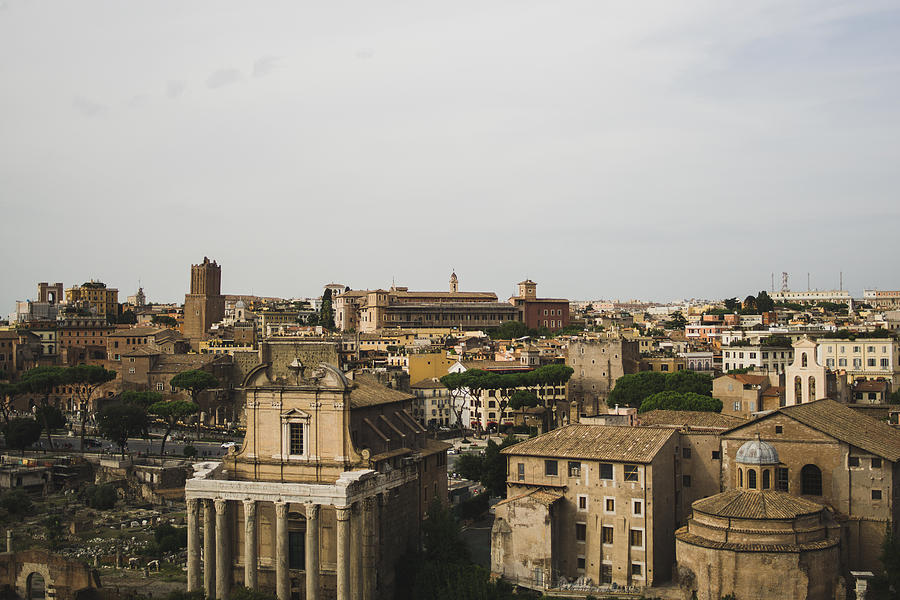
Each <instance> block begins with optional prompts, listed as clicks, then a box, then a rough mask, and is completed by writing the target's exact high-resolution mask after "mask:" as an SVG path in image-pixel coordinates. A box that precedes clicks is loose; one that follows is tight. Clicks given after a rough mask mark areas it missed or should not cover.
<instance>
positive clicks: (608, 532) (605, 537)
mask: <svg viewBox="0 0 900 600" xmlns="http://www.w3.org/2000/svg"><path fill="white" fill-rule="evenodd" d="M600 535H601V537H602V541H603V543H604V544H612V543H613V528H612V527H606V526H604V527H602V528H601V529H600Z"/></svg>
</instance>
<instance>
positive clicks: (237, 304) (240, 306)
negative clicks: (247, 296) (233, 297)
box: [234, 300, 247, 308]
mask: <svg viewBox="0 0 900 600" xmlns="http://www.w3.org/2000/svg"><path fill="white" fill-rule="evenodd" d="M234 307H235V308H247V305H246V304H244V301H243V300H238V301H237V302H235V303H234Z"/></svg>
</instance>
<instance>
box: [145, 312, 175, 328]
mask: <svg viewBox="0 0 900 600" xmlns="http://www.w3.org/2000/svg"><path fill="white" fill-rule="evenodd" d="M150 322H151V323H153V324H154V325H162V326H163V327H178V319H176V318H175V317H170V316H169V315H153V316H152V317H150Z"/></svg>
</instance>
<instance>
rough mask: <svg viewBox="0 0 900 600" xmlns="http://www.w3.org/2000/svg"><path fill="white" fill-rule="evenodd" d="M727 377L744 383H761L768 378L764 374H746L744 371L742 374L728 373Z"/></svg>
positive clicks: (767, 380)
mask: <svg viewBox="0 0 900 600" xmlns="http://www.w3.org/2000/svg"><path fill="white" fill-rule="evenodd" d="M728 377H731V378H732V379H737V380H738V381H740V382H741V383H743V384H745V385H762V384H764V383H768V382H769V378H768V377H766V376H765V375H748V374H746V373H745V374H742V375H728Z"/></svg>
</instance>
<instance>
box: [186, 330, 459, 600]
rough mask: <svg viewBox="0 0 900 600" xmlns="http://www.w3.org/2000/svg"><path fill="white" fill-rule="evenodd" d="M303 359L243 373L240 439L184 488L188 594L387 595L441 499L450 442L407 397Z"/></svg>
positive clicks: (284, 598)
mask: <svg viewBox="0 0 900 600" xmlns="http://www.w3.org/2000/svg"><path fill="white" fill-rule="evenodd" d="M298 348H299V347H298ZM301 355H302V352H300V351H299V350H298V356H297V357H295V358H294V360H293V361H292V362H291V363H289V364H285V361H283V360H281V361H278V360H274V361H272V362H266V363H262V364H260V365H258V367H256V368H255V369H253V370H251V371H250V372H249V373H248V374H247V376H246V379H245V381H244V385H243V390H242V391H243V394H244V395H245V398H246V409H245V411H246V424H247V435H246V437H245V440H244V444H243V446H242V447H241V448H240V450H239V451H237V452H234V451H232V452H231V453H230V454H229V455H228V456H227V457H226V458H225V460H224V461H223V462H209V463H202V464H200V465H199V466H197V467H196V472H195V475H194V477H193V478H192V479H190V480H188V482H187V484H186V486H185V496H186V500H187V507H188V519H187V521H188V589H189V590H199V589H204V590H205V591H206V594H207V596H209V597H211V598H218V599H221V600H227V598H228V596H229V593H230V590H231V589H232V587H233V586H235V585H245V586H247V587H249V588H251V589H259V590H265V591H271V592H274V593H275V594H276V595H277V597H278V598H279V600H291V599H292V598H306V599H309V600H312V599H317V598H337V599H339V600H349V599H350V598H354V599H356V598H359V599H365V600H368V599H377V598H390V597H393V593H394V587H395V586H394V573H395V567H396V564H397V561H398V560H399V559H400V557H401V556H402V555H403V554H404V553H406V552H408V551H410V550H413V549H414V548H415V546H416V544H417V541H418V533H419V523H420V521H421V518H422V516H423V515H424V512H425V507H426V506H427V504H428V502H429V501H431V500H432V499H433V498H439V499H445V498H446V496H447V467H446V449H447V447H448V446H447V445H446V444H443V443H441V442H436V441H434V440H429V439H428V438H427V437H426V435H425V430H424V429H423V428H422V427H421V426H420V425H418V424H417V422H416V421H415V420H414V419H413V418H412V417H411V416H410V414H411V409H412V401H413V399H414V397H413V396H411V395H409V394H405V393H401V392H398V391H396V390H392V389H389V388H386V387H384V386H382V385H380V384H378V383H377V382H375V381H374V380H366V379H363V378H361V377H357V378H356V379H355V380H352V379H348V377H347V376H346V375H345V374H343V373H341V372H340V371H339V370H338V369H337V368H335V367H333V366H331V365H329V364H325V363H319V364H317V363H311V364H312V365H314V366H313V367H308V366H305V365H304V360H303V357H302V356H301ZM201 546H202V550H201Z"/></svg>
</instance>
